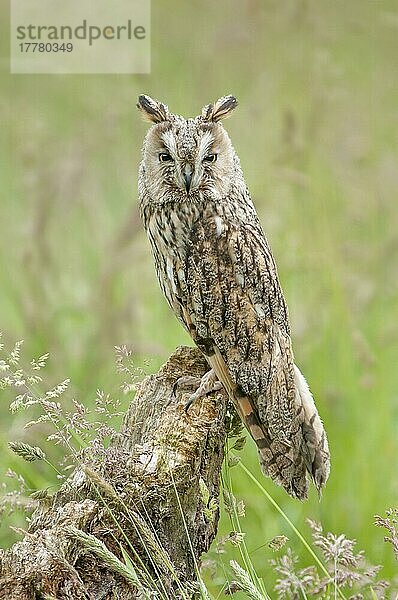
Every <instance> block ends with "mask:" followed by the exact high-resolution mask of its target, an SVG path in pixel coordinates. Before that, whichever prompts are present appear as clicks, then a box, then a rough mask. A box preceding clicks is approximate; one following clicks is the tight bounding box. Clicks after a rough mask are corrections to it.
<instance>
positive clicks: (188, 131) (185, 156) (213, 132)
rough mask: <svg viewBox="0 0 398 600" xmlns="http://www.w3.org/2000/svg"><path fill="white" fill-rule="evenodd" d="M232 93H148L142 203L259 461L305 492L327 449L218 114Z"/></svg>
mask: <svg viewBox="0 0 398 600" xmlns="http://www.w3.org/2000/svg"><path fill="white" fill-rule="evenodd" d="M236 105H237V101H236V99H235V98H234V97H233V96H225V97H223V98H220V100H218V101H217V102H216V103H215V104H209V105H208V106H205V107H204V108H203V110H202V114H201V115H200V116H198V117H196V118H195V119H185V118H183V117H180V116H178V115H174V114H172V113H170V112H169V110H168V108H167V106H166V105H164V104H162V103H160V102H157V101H156V100H152V99H151V98H149V97H148V96H140V97H139V101H138V105H137V106H138V108H139V109H140V110H141V112H142V113H143V115H144V117H145V118H146V119H147V120H149V121H151V122H153V123H154V125H153V127H151V129H150V130H149V132H148V134H147V136H146V138H145V141H144V147H143V159H142V162H141V165H140V170H139V197H140V207H141V214H142V218H143V222H144V226H145V229H146V230H147V233H148V237H149V240H150V243H151V248H152V252H153V256H154V261H155V267H156V271H157V275H158V279H159V283H160V286H161V288H162V291H163V293H164V295H165V297H166V299H167V302H168V303H169V305H170V307H171V309H172V310H173V311H174V313H175V315H176V316H177V318H178V319H179V320H180V322H181V323H182V325H183V326H184V327H185V329H186V330H187V331H188V332H189V334H190V335H191V337H192V339H193V340H194V342H195V343H196V345H197V346H198V347H199V348H200V349H201V350H202V352H203V353H204V354H205V356H206V358H207V360H208V363H209V365H210V367H211V368H212V369H213V371H214V373H215V375H216V376H217V378H218V380H219V381H220V382H221V383H222V385H223V386H224V387H225V389H226V390H227V392H228V394H229V396H230V398H231V400H232V402H233V403H234V405H235V407H236V409H237V410H238V412H239V414H240V416H241V418H242V420H243V422H244V423H245V425H246V427H247V429H248V431H249V432H250V434H251V436H252V437H253V439H254V441H255V442H256V444H257V448H258V451H259V456H260V462H261V466H262V469H263V471H264V473H265V474H266V475H269V476H270V477H271V478H272V479H273V480H274V481H276V482H277V483H279V484H280V485H282V486H283V487H284V488H285V489H286V491H287V492H288V493H289V494H291V495H292V496H295V497H297V498H300V499H303V498H305V497H306V496H307V489H308V481H307V472H308V473H309V474H310V475H311V477H312V479H313V481H314V483H315V485H316V487H317V489H318V491H320V490H321V488H322V486H323V485H324V484H325V482H326V480H327V478H328V475H329V450H328V444H327V439H326V435H325V431H324V429H323V425H322V422H321V420H320V418H319V416H318V413H317V410H316V408H315V404H314V401H313V399H312V395H311V393H310V391H309V388H308V385H307V383H306V381H305V379H304V377H303V376H302V374H301V373H300V371H299V369H298V368H297V367H296V365H295V364H294V362H293V351H292V347H291V340H290V326H289V318H288V312H287V307H286V303H285V300H284V297H283V293H282V290H281V287H280V284H279V279H278V275H277V271H276V266H275V262H274V259H273V256H272V253H271V250H270V248H269V245H268V242H267V239H266V237H265V235H264V232H263V230H262V227H261V225H260V222H259V220H258V217H257V214H256V211H255V208H254V206H253V203H252V201H251V198H250V194H249V191H248V189H247V187H246V184H245V182H244V179H243V174H242V171H241V168H240V163H239V159H238V157H237V155H236V153H235V151H234V149H233V147H232V144H231V141H230V139H229V137H228V135H227V133H226V131H225V129H224V128H223V126H222V125H221V123H220V122H219V121H220V120H221V119H223V118H224V117H226V116H228V114H229V113H230V112H231V111H232V110H233V109H234V108H235V107H236Z"/></svg>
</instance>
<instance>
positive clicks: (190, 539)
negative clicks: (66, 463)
mask: <svg viewBox="0 0 398 600" xmlns="http://www.w3.org/2000/svg"><path fill="white" fill-rule="evenodd" d="M207 370H208V365H207V363H206V361H205V359H204V358H203V356H202V354H201V353H200V352H199V351H198V350H196V349H193V348H187V347H182V348H178V349H177V350H176V352H175V353H174V354H173V355H172V356H171V357H170V358H169V360H168V361H167V363H166V364H165V365H164V366H163V367H162V368H161V369H160V370H159V371H158V373H157V374H155V375H150V376H148V377H146V378H145V379H144V380H143V382H142V383H141V384H140V388H139V390H138V392H137V394H136V395H135V398H134V400H133V401H132V403H131V405H130V407H129V410H128V412H127V414H126V415H125V418H124V421H123V424H122V427H121V430H120V433H119V434H118V436H117V437H116V438H115V439H114V440H113V442H112V444H111V445H110V447H109V448H108V449H107V451H106V454H105V456H95V455H94V458H93V457H91V459H90V461H89V462H87V463H86V464H82V465H80V466H79V467H78V468H77V469H76V470H75V471H74V473H73V474H72V475H71V477H70V478H69V479H68V480H67V481H66V482H65V483H64V484H63V486H62V488H61V489H60V490H59V492H57V493H56V494H55V496H53V497H52V498H51V499H50V501H49V500H48V499H46V500H44V501H42V502H41V503H40V506H39V508H37V509H36V511H35V512H34V514H33V516H32V520H31V523H30V526H29V530H28V532H27V533H26V534H25V536H24V538H23V539H22V540H21V541H19V542H17V543H15V544H14V545H13V546H12V547H11V548H10V549H8V550H4V551H1V554H0V559H1V562H0V598H2V599H3V598H4V599H8V598H9V599H12V600H33V599H35V600H37V599H39V598H43V599H44V598H47V599H48V598H57V599H58V600H63V599H65V600H66V599H72V598H73V599H74V600H80V599H85V600H88V599H90V600H100V599H101V600H105V599H109V600H110V599H111V598H112V599H113V598H118V599H122V600H124V599H135V598H137V599H138V598H176V599H177V598H191V597H192V596H193V595H194V592H195V590H196V589H197V573H196V566H195V563H196V564H200V557H201V555H202V554H203V553H204V552H206V551H207V550H208V548H209V546H210V544H211V542H212V540H213V538H214V536H215V534H216V531H217V524H218V517H219V514H218V497H219V486H220V470H221V465H222V461H223V457H224V444H225V438H226V430H225V411H226V402H227V399H226V395H225V393H224V392H223V391H221V392H216V393H213V394H210V395H209V396H207V397H206V398H203V399H201V400H200V401H198V402H196V403H195V404H194V405H193V406H192V407H191V409H190V411H189V413H188V415H187V414H185V411H184V405H185V402H186V401H187V397H188V395H187V394H188V393H189V392H187V390H182V389H178V390H177V392H176V396H175V397H174V395H173V385H174V383H175V382H176V380H177V379H178V378H179V377H182V376H186V375H197V376H199V377H201V376H202V375H203V374H204V373H205V372H206V371H207ZM200 479H202V480H203V482H204V483H205V487H206V488H207V490H208V499H205V498H204V496H205V495H206V494H203V491H202V493H201V492H200V488H199V481H200ZM205 502H206V503H207V506H205ZM209 506H210V510H209ZM206 509H207V510H206ZM76 530H79V531H82V532H84V533H86V534H90V536H94V542H95V540H98V542H99V544H97V545H98V546H99V547H100V548H101V546H100V542H103V544H105V546H106V547H102V548H103V550H104V552H105V554H104V552H103V553H102V554H101V552H100V551H99V550H98V548H97V547H94V548H93V547H92V544H91V545H90V544H88V545H87V544H85V543H84V541H83V542H82V540H81V539H80V538H79V537H78V536H77V535H76ZM89 539H90V541H91V542H93V538H89ZM94 546H95V544H94ZM110 553H112V554H110ZM126 555H128V557H129V558H127V559H126ZM112 556H113V557H116V560H113V561H112ZM117 559H118V560H119V561H120V562H118V560H117ZM126 560H127V562H129V561H131V563H132V565H133V566H134V569H135V571H136V573H137V580H136V581H135V583H134V577H132V576H130V577H128V576H127V575H126V574H125V573H124V572H123V568H124V564H125V563H126ZM131 573H132V569H130V575H131Z"/></svg>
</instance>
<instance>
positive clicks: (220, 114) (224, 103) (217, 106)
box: [202, 96, 238, 123]
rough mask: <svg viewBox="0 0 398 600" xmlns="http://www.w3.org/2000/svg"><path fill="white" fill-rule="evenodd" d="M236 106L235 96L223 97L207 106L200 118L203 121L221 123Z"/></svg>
mask: <svg viewBox="0 0 398 600" xmlns="http://www.w3.org/2000/svg"><path fill="white" fill-rule="evenodd" d="M237 106H238V101H237V99H236V98H235V96H223V97H222V98H219V99H218V100H217V102H215V103H214V104H207V106H204V107H203V109H202V117H203V119H204V121H213V122H215V123H216V122H217V121H221V119H225V117H229V115H230V114H231V112H232V111H233V110H234V108H236V107H237Z"/></svg>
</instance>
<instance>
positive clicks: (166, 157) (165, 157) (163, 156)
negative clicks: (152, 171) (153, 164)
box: [159, 152, 173, 162]
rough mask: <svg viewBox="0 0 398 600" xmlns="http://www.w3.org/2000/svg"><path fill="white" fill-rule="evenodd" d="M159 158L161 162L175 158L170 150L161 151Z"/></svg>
mask: <svg viewBox="0 0 398 600" xmlns="http://www.w3.org/2000/svg"><path fill="white" fill-rule="evenodd" d="M159 160H160V162H169V161H170V160H173V159H172V157H171V155H170V154H169V153H168V152H160V154H159Z"/></svg>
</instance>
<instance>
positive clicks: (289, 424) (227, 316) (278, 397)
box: [179, 215, 306, 497]
mask: <svg viewBox="0 0 398 600" xmlns="http://www.w3.org/2000/svg"><path fill="white" fill-rule="evenodd" d="M180 273H181V274H182V273H183V276H182V277H180V282H179V283H180V285H179V287H180V290H181V297H180V299H179V302H180V315H182V320H183V321H184V324H185V326H186V328H187V329H188V331H189V332H190V334H191V336H192V338H193V339H194V341H195V342H196V344H197V345H198V346H199V348H200V349H201V350H202V351H203V352H204V353H205V354H206V356H207V359H208V362H209V364H210V365H211V367H212V368H213V369H214V371H215V372H216V374H217V376H218V378H219V380H220V381H221V382H222V384H223V385H224V387H225V388H226V390H227V392H228V394H229V396H230V398H231V399H232V401H233V402H234V404H235V406H236V408H237V410H238V412H239V414H240V416H241V418H242V420H243V421H244V423H245V425H246V427H247V428H248V430H249V432H250V433H251V435H252V437H253V438H254V440H255V442H256V444H257V447H258V449H259V453H260V460H261V463H262V467H263V470H264V471H265V472H266V473H267V474H268V475H270V476H271V477H272V478H273V479H274V480H276V481H277V482H278V483H280V484H282V485H283V486H284V487H285V488H286V489H287V491H288V492H289V493H291V494H293V495H296V496H298V497H304V496H305V494H306V476H305V472H306V468H305V465H304V458H303V457H302V456H301V451H300V445H301V436H302V434H301V421H300V416H299V414H298V412H297V409H296V406H295V396H296V387H295V376H294V365H293V355H292V349H291V342H290V330H289V321H288V314H287V307H286V303H285V300H284V298H283V294H282V291H281V288H280V285H279V281H278V277H277V272H276V267H275V263H274V260H273V257H272V254H271V251H270V249H269V246H268V243H267V240H266V238H265V236H264V234H263V232H262V229H261V226H260V224H259V223H258V222H254V223H251V224H248V225H244V226H243V225H242V224H241V223H237V222H231V220H230V219H228V220H225V221H224V220H223V219H222V217H221V216H220V215H217V216H216V217H209V218H207V219H202V220H200V221H199V222H197V223H196V224H195V226H194V227H193V228H192V231H191V236H190V246H189V249H188V252H187V256H186V261H185V268H184V270H183V272H182V271H181V269H180ZM181 309H182V310H181ZM296 438H300V439H297V440H296ZM295 479H296V480H297V481H296V480H295Z"/></svg>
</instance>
